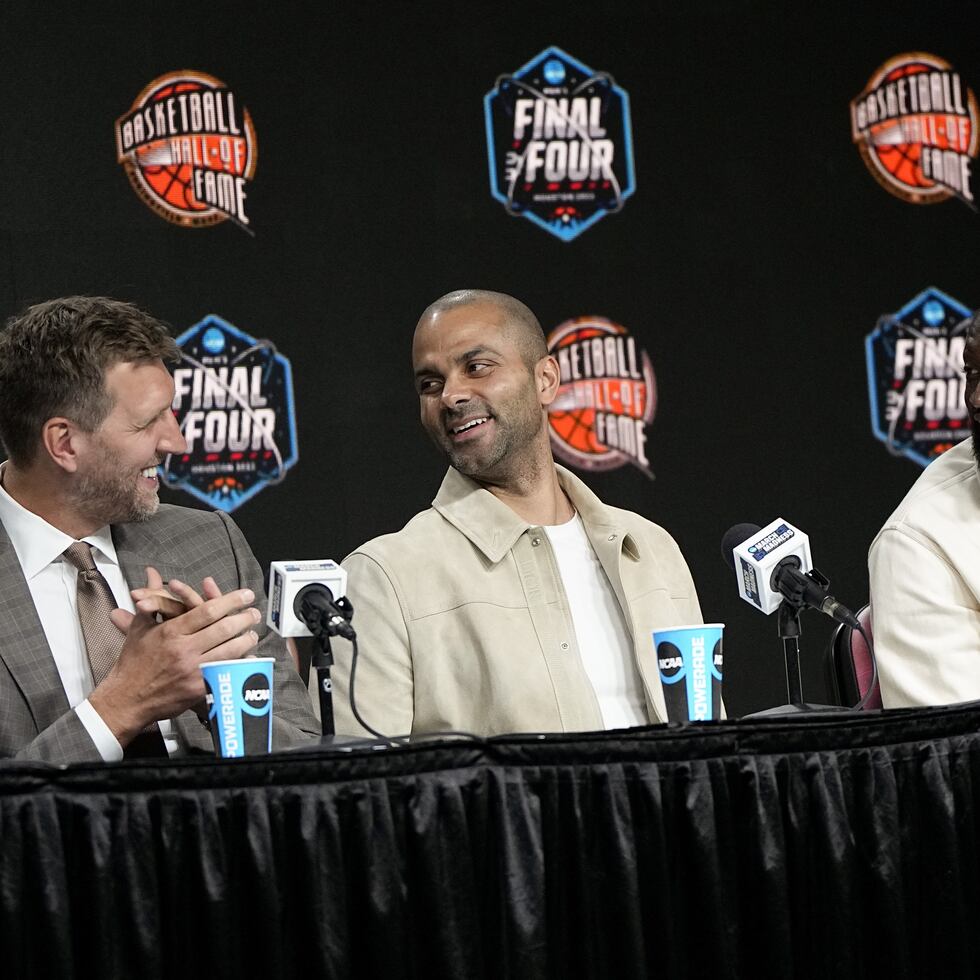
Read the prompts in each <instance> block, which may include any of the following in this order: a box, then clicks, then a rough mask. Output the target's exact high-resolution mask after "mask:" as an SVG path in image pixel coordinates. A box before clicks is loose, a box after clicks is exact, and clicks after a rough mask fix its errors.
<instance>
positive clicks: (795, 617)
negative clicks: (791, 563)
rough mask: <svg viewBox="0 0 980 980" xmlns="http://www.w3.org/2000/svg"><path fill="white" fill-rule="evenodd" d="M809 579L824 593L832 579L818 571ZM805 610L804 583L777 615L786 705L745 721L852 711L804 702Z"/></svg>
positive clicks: (753, 715) (767, 710) (782, 605)
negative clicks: (802, 619)
mask: <svg viewBox="0 0 980 980" xmlns="http://www.w3.org/2000/svg"><path fill="white" fill-rule="evenodd" d="M806 578H809V579H810V580H811V581H813V582H816V583H817V584H818V585H819V586H820V587H821V588H823V589H824V590H827V589H828V588H829V587H830V579H828V578H827V577H826V576H825V575H822V574H821V573H820V572H818V571H817V570H816V569H815V568H814V569H812V570H811V571H809V572H807V574H806ZM805 608H806V601H805V600H804V598H803V583H802V582H800V583H799V585H798V587H794V589H793V591H792V593H791V594H790V595H787V596H785V598H784V599H783V601H782V602H781V603H780V604H779V609H778V610H777V612H776V630H777V632H778V634H779V638H780V639H781V640H782V641H783V658H784V660H785V661H786V704H780V705H777V706H776V707H775V708H766V709H765V711H753V712H752V713H751V714H748V715H742V717H743V718H761V717H763V716H765V715H799V714H803V713H806V712H820V711H848V710H850V709H848V708H844V707H841V706H840V705H837V704H807V702H805V701H804V700H803V674H802V672H801V670H800V634H801V633H802V632H803V630H802V628H801V627H800V613H801V612H802V611H803V610H804V609H805Z"/></svg>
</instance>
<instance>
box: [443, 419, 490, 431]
mask: <svg viewBox="0 0 980 980" xmlns="http://www.w3.org/2000/svg"><path fill="white" fill-rule="evenodd" d="M489 421H490V416H489V415H484V416H482V417H481V418H478V419H470V420H469V422H464V423H463V424H462V425H457V426H455V427H454V428H452V429H450V430H449V431H450V432H451V433H452V434H453V435H454V436H458V435H461V434H462V433H464V432H469V431H470V429H475V428H477V426H480V425H483V424H484V423H485V422H489Z"/></svg>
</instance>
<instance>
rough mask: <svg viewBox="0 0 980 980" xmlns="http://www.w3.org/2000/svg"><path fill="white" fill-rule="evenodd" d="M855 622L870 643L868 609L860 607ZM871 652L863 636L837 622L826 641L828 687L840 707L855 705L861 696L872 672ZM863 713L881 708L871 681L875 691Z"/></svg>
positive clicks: (871, 637)
mask: <svg viewBox="0 0 980 980" xmlns="http://www.w3.org/2000/svg"><path fill="white" fill-rule="evenodd" d="M857 619H858V622H859V623H860V624H861V626H862V627H864V631H865V633H867V634H868V637H869V638H870V639H871V642H872V643H874V635H873V633H872V620H871V606H870V605H865V606H862V607H861V608H860V609H859V610H858V612H857ZM872 656H873V654H872V651H870V650H869V649H868V644H867V643H865V642H864V637H863V636H862V635H861V634H860V633H859V632H858V631H857V630H856V629H852V628H851V627H850V626H845V625H844V624H843V623H841V625H840V626H838V627H837V629H836V630H835V631H834V635H833V637H832V638H831V641H830V656H829V658H828V660H829V664H830V673H831V684H832V686H833V688H834V690H835V692H836V694H837V699H838V701H839V702H840V703H841V704H843V705H855V704H857V703H858V701H860V700H861V698H863V697H864V693H865V691H867V690H868V685H869V684H870V683H871V677H872V675H873V673H874V671H873V668H872V666H871V664H872V659H871V658H872ZM864 707H865V710H867V711H870V710H872V709H875V708H880V707H881V689H880V688H879V686H878V683H877V681H876V682H875V689H874V691H873V693H872V694H871V697H869V698H868V702H867V704H865V706H864Z"/></svg>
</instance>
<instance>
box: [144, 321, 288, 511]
mask: <svg viewBox="0 0 980 980" xmlns="http://www.w3.org/2000/svg"><path fill="white" fill-rule="evenodd" d="M177 345H178V346H179V347H180V352H181V358H180V364H179V365H178V366H177V368H176V369H175V370H174V402H173V410H174V415H176V417H177V421H178V423H179V424H180V431H181V432H182V433H183V434H184V439H185V440H186V441H187V448H186V450H185V451H184V452H183V453H174V454H172V455H170V456H168V457H167V459H166V460H165V462H164V464H163V466H162V467H161V470H160V476H161V478H162V480H163V482H164V484H165V485H167V486H169V487H176V488H179V489H181V490H185V491H187V493H189V494H191V495H192V496H195V497H197V498H198V499H199V500H203V501H204V502H205V503H206V504H208V505H210V506H211V507H215V508H217V509H219V510H224V511H233V510H235V508H236V507H240V506H241V505H242V504H243V503H245V501H246V500H249V499H251V498H252V497H254V496H255V495H256V494H257V493H258V492H259V491H260V490H263V489H265V487H267V486H270V485H272V484H275V483H281V482H282V480H283V479H284V478H285V476H286V471H287V470H288V469H289V468H290V467H291V466H292V465H293V464H294V463H295V462H296V460H297V459H298V455H297V445H296V413H295V409H294V406H293V372H292V367H291V366H290V363H289V361H288V360H286V358H285V357H283V355H282V354H280V353H279V352H278V351H277V350H276V349H275V347H274V346H273V345H272V344H271V343H270V342H269V341H268V340H256V339H255V338H254V337H250V336H249V335H248V334H247V333H244V332H243V331H241V330H239V329H238V328H237V327H233V326H232V325H231V324H230V323H228V322H226V321H225V320H222V319H221V317H219V316H215V315H214V314H210V315H209V316H206V317H205V318H204V319H203V320H201V321H200V322H199V323H196V324H194V326H193V327H191V328H190V329H189V330H187V331H185V332H184V333H182V334H181V335H180V336H179V337H178V338H177Z"/></svg>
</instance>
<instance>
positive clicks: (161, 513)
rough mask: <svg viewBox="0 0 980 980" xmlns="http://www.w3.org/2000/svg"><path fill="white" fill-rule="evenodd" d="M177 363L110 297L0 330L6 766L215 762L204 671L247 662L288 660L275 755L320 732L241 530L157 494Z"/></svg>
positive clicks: (171, 443) (277, 692) (1, 667)
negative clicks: (90, 607) (268, 611)
mask: <svg viewBox="0 0 980 980" xmlns="http://www.w3.org/2000/svg"><path fill="white" fill-rule="evenodd" d="M178 356H179V354H178V350H177V346H176V344H175V342H174V340H173V338H172V337H171V336H170V334H169V333H168V332H167V330H166V329H165V328H164V327H163V325H162V324H160V323H159V322H158V321H156V320H155V319H153V318H152V317H150V316H148V315H147V314H146V313H143V312H142V311H140V310H139V309H137V308H136V307H134V306H132V305H130V304H128V303H121V302H118V301H115V300H111V299H106V298H102V297H78V296H76V297H69V298H67V299H58V300H52V301H50V302H47V303H41V304H39V305H37V306H33V307H31V308H30V309H28V310H27V311H26V312H25V313H24V314H22V315H21V316H19V317H16V318H14V319H12V320H11V321H10V322H9V323H8V324H7V327H6V329H5V330H4V331H3V332H2V333H0V439H2V441H3V444H4V447H5V448H6V450H7V456H8V459H7V462H5V463H4V464H3V466H2V467H0V757H10V756H14V757H16V758H19V759H37V760H45V761H49V762H55V763H70V762H80V761H88V760H96V761H97V760H99V759H103V760H106V761H113V760H116V759H120V758H122V757H123V755H124V752H126V753H127V754H159V755H163V754H165V752H166V753H169V754H170V755H174V754H181V753H184V752H187V751H190V750H195V749H198V750H203V751H205V752H209V753H212V752H213V748H212V742H211V736H210V734H209V733H208V731H207V730H206V729H205V727H204V725H203V724H202V721H201V719H202V718H205V717H206V709H205V708H204V701H203V698H204V683H203V679H202V676H201V672H200V669H199V667H200V664H201V663H202V661H206V660H223V659H232V658H238V657H243V656H246V655H257V656H274V657H275V658H276V661H277V662H276V665H275V688H274V700H273V704H274V717H273V748H282V747H284V746H286V745H288V744H289V743H292V742H296V741H300V740H305V739H309V738H311V737H315V736H316V735H317V734H318V732H319V728H318V725H317V723H316V720H315V717H314V716H313V713H312V707H311V705H310V701H309V697H308V695H307V693H306V690H305V688H304V687H303V685H302V684H301V682H300V679H299V676H298V675H297V673H296V671H295V669H294V667H293V664H292V662H291V660H290V658H289V655H288V653H287V650H286V647H285V644H284V643H283V641H282V640H281V639H280V638H278V637H276V636H275V634H272V633H270V632H268V631H267V630H266V629H265V627H264V625H263V622H264V618H265V617H264V604H265V595H264V591H263V579H262V573H261V570H260V569H259V567H258V564H257V563H256V561H255V558H254V557H253V555H252V553H251V551H250V550H249V547H248V545H247V544H246V542H245V539H244V538H243V537H242V534H241V532H240V531H239V530H238V528H237V527H236V526H235V524H234V523H233V522H232V521H231V520H230V519H229V518H228V517H227V515H225V514H222V513H209V512H203V511H197V510H191V509H188V508H184V507H175V506H169V505H161V504H160V502H159V500H158V498H157V489H158V487H157V483H158V481H157V475H156V472H157V471H156V467H157V465H158V464H159V463H161V462H162V461H163V459H164V457H165V456H166V455H167V454H168V453H173V452H181V451H183V450H184V449H185V448H186V444H185V442H184V438H183V435H182V434H181V432H180V429H179V427H178V425H177V422H176V420H175V418H174V415H173V412H172V411H171V403H172V401H173V392H174V386H173V381H172V379H171V377H170V374H169V373H168V371H167V368H166V367H165V365H164V362H165V361H175V360H177V358H178ZM78 549H81V554H82V555H83V556H84V557H82V558H79V557H78V555H79V552H78ZM83 565H84V566H85V567H84V568H83ZM90 566H94V567H90ZM86 576H89V577H90V578H86V581H87V582H89V581H92V580H95V581H97V586H96V589H101V590H102V591H101V593H100V600H99V601H102V602H103V606H104V614H103V615H102V618H101V620H99V621H97V622H96V623H95V626H94V627H93V626H92V625H91V622H92V619H93V615H92V614H90V613H89V612H88V611H85V610H87V606H86V603H87V602H88V600H87V599H84V597H83V585H82V579H83V577H86ZM164 582H166V583H167V588H168V589H169V594H170V596H172V597H176V600H179V601H175V599H174V598H168V596H167V592H165V591H164V589H163V584H164ZM144 583H145V587H144ZM197 583H200V585H199V586H198V584H197ZM198 588H199V589H200V591H198ZM76 589H77V591H76ZM112 607H117V608H112ZM110 610H111V612H110ZM110 620H111V622H110ZM93 630H94V631H95V632H93ZM100 631H101V632H100ZM93 636H94V637H95V639H93ZM100 644H103V645H105V646H106V647H107V648H108V649H109V653H108V654H107V655H106V656H103V657H102V661H103V662H102V663H101V664H97V658H96V656H95V655H94V654H93V647H97V646H99V645H100ZM120 646H121V650H120V649H119V648H120ZM106 671H107V672H106ZM100 674H104V677H100V676H99V675H100ZM137 746H139V747H140V748H139V751H137V752H135V753H134V752H133V750H134V749H135V748H136V747H137Z"/></svg>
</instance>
